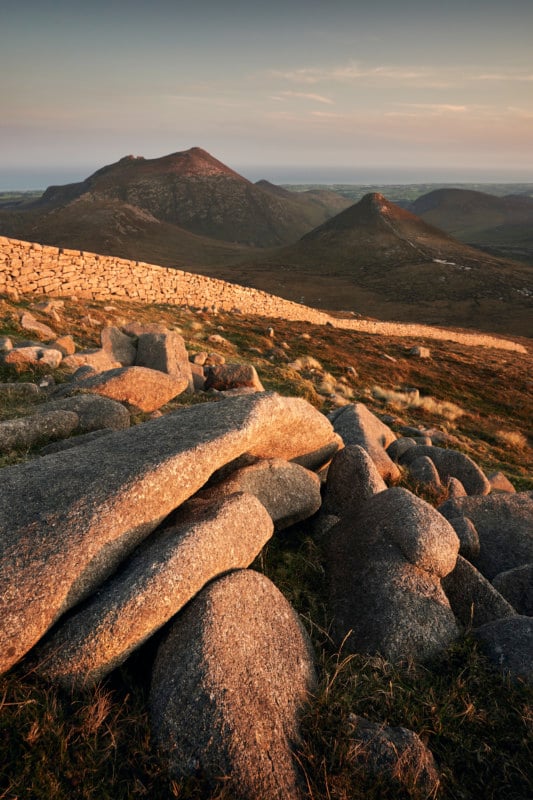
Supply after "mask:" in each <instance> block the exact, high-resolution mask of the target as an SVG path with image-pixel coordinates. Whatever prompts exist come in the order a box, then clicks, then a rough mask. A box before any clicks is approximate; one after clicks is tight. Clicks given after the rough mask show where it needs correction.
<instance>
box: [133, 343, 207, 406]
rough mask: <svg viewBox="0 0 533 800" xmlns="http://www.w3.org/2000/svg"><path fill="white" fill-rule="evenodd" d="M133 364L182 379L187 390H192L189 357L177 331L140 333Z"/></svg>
mask: <svg viewBox="0 0 533 800" xmlns="http://www.w3.org/2000/svg"><path fill="white" fill-rule="evenodd" d="M135 363H136V365H137V366H138V367H149V368H150V369H157V370H159V371H160V372H165V373H167V375H173V376H175V377H178V378H183V379H185V380H186V381H187V389H188V390H189V391H193V390H194V382H193V376H192V372H191V365H190V363H189V355H188V353H187V350H186V348H185V342H184V340H183V337H182V336H180V335H179V333H178V332H177V331H169V330H165V331H161V332H155V331H146V332H141V333H140V334H139V338H138V340H137V358H136V361H135Z"/></svg>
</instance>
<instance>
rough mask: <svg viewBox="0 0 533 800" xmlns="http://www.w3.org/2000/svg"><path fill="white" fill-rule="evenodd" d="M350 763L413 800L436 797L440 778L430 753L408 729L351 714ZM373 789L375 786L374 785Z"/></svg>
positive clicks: (426, 799)
mask: <svg viewBox="0 0 533 800" xmlns="http://www.w3.org/2000/svg"><path fill="white" fill-rule="evenodd" d="M349 721H350V730H349V732H348V737H349V741H350V751H349V754H348V756H347V757H348V758H349V759H350V763H352V762H355V763H358V764H359V765H360V767H361V768H362V771H363V773H364V774H365V776H368V777H370V778H372V779H374V780H377V781H379V783H380V784H389V785H391V786H392V787H398V788H400V787H401V789H403V790H404V791H406V792H407V795H408V796H409V798H412V800H428V798H431V797H435V796H436V793H437V791H438V788H439V784H440V777H439V773H438V770H437V766H436V764H435V759H434V758H433V754H432V752H431V751H430V750H429V748H428V747H426V745H425V744H424V743H423V742H422V740H421V739H420V737H419V736H417V734H416V733H414V732H413V731H410V730H408V729H407V728H400V727H397V728H389V727H387V726H385V725H380V724H378V723H376V722H370V721H369V720H367V719H365V718H364V717H360V716H359V715H357V714H350V717H349ZM373 788H374V789H375V788H376V787H375V786H373Z"/></svg>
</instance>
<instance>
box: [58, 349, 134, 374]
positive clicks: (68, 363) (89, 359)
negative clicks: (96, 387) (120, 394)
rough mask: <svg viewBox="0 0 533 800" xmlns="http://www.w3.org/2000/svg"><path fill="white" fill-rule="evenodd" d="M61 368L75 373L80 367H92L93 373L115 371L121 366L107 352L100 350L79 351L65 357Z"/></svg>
mask: <svg viewBox="0 0 533 800" xmlns="http://www.w3.org/2000/svg"><path fill="white" fill-rule="evenodd" d="M61 366H62V367H64V368H65V369H67V370H70V371H71V372H75V371H76V370H77V369H79V368H80V367H92V368H93V370H94V371H95V372H105V371H106V370H108V369H116V368H117V367H120V366H122V365H121V363H120V361H116V360H115V359H114V358H112V356H111V355H110V354H109V352H108V351H106V350H103V349H102V348H98V349H90V350H80V351H78V352H77V353H73V354H72V355H69V356H65V358H64V359H63V361H62V362H61Z"/></svg>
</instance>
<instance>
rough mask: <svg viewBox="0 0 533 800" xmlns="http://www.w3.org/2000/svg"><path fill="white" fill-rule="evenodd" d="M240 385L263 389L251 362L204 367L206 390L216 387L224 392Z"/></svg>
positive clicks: (261, 390)
mask: <svg viewBox="0 0 533 800" xmlns="http://www.w3.org/2000/svg"><path fill="white" fill-rule="evenodd" d="M242 387H246V388H249V389H253V390H254V391H256V392H264V391H265V390H264V387H263V384H262V383H261V381H260V380H259V376H258V375H257V372H256V370H255V367H254V366H253V365H252V364H219V365H215V366H209V367H206V368H205V386H204V388H205V390H206V391H207V390H208V389H217V390H218V391H219V392H226V391H228V390H229V389H240V388H242Z"/></svg>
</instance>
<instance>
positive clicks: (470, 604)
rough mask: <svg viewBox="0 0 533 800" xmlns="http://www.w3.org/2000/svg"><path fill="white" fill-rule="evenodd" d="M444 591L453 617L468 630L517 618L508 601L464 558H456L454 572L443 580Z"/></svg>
mask: <svg viewBox="0 0 533 800" xmlns="http://www.w3.org/2000/svg"><path fill="white" fill-rule="evenodd" d="M442 588H443V589H444V591H445V593H446V597H447V598H448V600H449V601H450V605H451V607H452V611H453V613H454V614H455V616H456V617H457V619H458V620H459V622H460V623H461V625H464V626H465V627H471V626H472V627H474V628H479V626H480V625H485V623H487V622H492V621H493V620H495V619H501V618H502V617H512V616H515V615H516V611H515V609H514V608H513V607H512V606H511V605H510V604H509V603H508V602H507V600H505V598H503V597H502V596H501V594H500V593H499V592H497V591H496V589H495V588H494V586H493V585H492V584H491V583H489V581H488V580H487V579H486V578H484V577H483V575H482V574H481V572H478V570H477V569H476V568H475V567H474V566H473V565H472V564H471V563H470V561H467V560H466V558H463V557H462V556H457V563H456V565H455V569H453V570H452V571H451V572H450V573H449V575H446V577H444V578H443V579H442Z"/></svg>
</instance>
